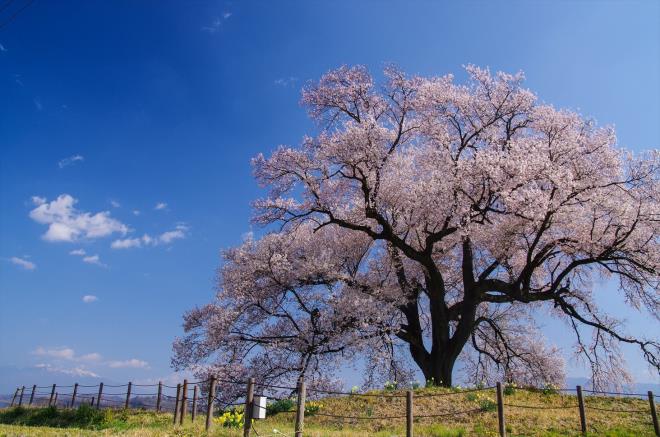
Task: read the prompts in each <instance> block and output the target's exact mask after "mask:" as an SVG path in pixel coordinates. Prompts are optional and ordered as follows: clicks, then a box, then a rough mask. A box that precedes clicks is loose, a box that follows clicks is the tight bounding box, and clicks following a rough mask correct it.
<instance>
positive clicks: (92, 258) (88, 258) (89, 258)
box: [82, 255, 107, 267]
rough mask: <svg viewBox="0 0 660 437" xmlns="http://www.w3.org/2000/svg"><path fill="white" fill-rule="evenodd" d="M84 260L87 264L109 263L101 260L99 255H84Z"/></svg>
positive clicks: (100, 264)
mask: <svg viewBox="0 0 660 437" xmlns="http://www.w3.org/2000/svg"><path fill="white" fill-rule="evenodd" d="M82 260H83V262H84V263H87V264H94V265H97V266H101V267H107V265H105V264H103V263H102V262H101V258H100V257H99V256H98V255H89V256H85V257H83V259H82Z"/></svg>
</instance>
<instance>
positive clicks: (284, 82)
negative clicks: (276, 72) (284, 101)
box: [274, 76, 298, 88]
mask: <svg viewBox="0 0 660 437" xmlns="http://www.w3.org/2000/svg"><path fill="white" fill-rule="evenodd" d="M296 82H298V78H297V77H295V76H289V77H280V78H279V79H275V81H274V83H275V85H277V86H281V87H285V88H287V87H289V86H295V84H296Z"/></svg>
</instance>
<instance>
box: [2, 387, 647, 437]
mask: <svg viewBox="0 0 660 437" xmlns="http://www.w3.org/2000/svg"><path fill="white" fill-rule="evenodd" d="M372 393H374V394H381V393H379V392H372ZM448 393H452V394H451V395H448V396H445V395H446V394H448ZM384 394H385V395H392V394H396V395H401V394H403V392H402V391H388V392H387V393H384ZM423 395H441V396H430V397H428V396H427V397H424V396H423ZM415 396H416V397H415V399H414V413H415V414H416V415H418V416H419V415H424V414H426V415H428V414H438V413H442V412H445V411H464V410H471V409H478V410H479V411H478V412H477V413H475V414H471V415H452V416H448V417H440V418H421V417H417V418H416V419H415V421H414V428H415V436H420V437H421V436H427V437H468V436H477V437H491V436H493V437H496V436H497V412H496V409H494V408H493V403H494V399H495V393H494V391H493V390H489V391H484V392H478V393H462V392H461V391H460V390H457V389H444V388H420V389H417V390H415ZM586 402H587V405H589V406H592V407H597V408H609V409H619V410H640V411H642V413H639V414H633V413H611V412H603V411H598V410H594V409H588V410H587V421H588V428H589V431H590V432H589V434H588V436H589V437H596V436H599V437H633V436H634V437H646V436H648V437H652V436H654V432H653V425H652V423H651V417H650V414H649V413H648V411H649V406H648V402H647V401H646V400H644V399H634V398H608V397H597V398H592V397H588V398H587V401H586ZM505 403H506V404H511V405H528V406H534V407H535V408H533V409H528V408H525V409H522V408H516V407H506V408H505V415H506V425H507V434H508V435H509V436H511V437H523V436H524V437H560V436H561V437H566V436H569V437H577V436H580V435H581V434H580V432H579V423H580V422H579V415H578V410H577V407H576V399H575V397H574V396H567V395H562V394H556V393H543V392H540V391H537V392H530V391H526V390H520V389H517V390H515V391H513V392H509V395H505ZM316 406H317V407H318V413H320V414H321V413H326V414H335V415H344V416H362V417H365V416H368V417H371V418H373V420H356V419H336V418H332V417H326V416H322V415H320V414H319V415H314V414H311V415H307V416H306V417H305V433H304V435H305V437H325V436H328V437H349V436H350V437H367V436H376V437H402V436H404V435H405V419H379V418H378V417H381V416H398V415H402V414H403V413H404V411H405V399H404V398H402V397H380V396H378V397H339V398H338V397H332V398H325V399H320V400H317V401H316ZM559 407H568V408H559ZM294 408H295V405H294V403H292V402H285V401H280V402H276V403H273V405H271V406H270V407H269V417H268V419H266V420H260V421H255V424H254V426H255V429H256V430H257V431H258V433H259V434H260V435H261V436H264V435H268V436H274V435H280V436H282V435H283V436H293V428H294V424H293V421H294V414H293V413H292V411H293V409H294ZM552 408H555V409H552ZM308 410H309V411H313V409H308ZM204 419H205V417H204V416H203V415H200V416H198V418H197V420H196V422H195V423H191V421H190V416H189V415H188V416H187V420H186V424H185V425H184V426H173V425H172V414H171V413H155V412H150V411H138V410H130V411H126V410H101V411H99V410H96V409H93V408H91V407H89V406H83V407H80V408H79V409H77V410H69V409H55V408H20V407H19V408H10V409H4V410H0V437H2V436H37V437H41V436H43V437H53V436H76V437H78V436H81V437H88V436H89V437H92V436H94V437H96V436H111V435H122V436H129V437H138V436H140V437H161V436H162V437H164V436H175V437H187V436H190V437H192V436H217V437H239V436H242V430H241V429H237V428H224V427H222V426H218V425H217V424H216V425H215V426H214V428H213V429H212V432H211V433H209V434H206V433H205V432H204ZM274 429H277V430H278V431H279V432H280V433H281V434H277V433H275V432H274V431H273V430H274ZM252 435H255V434H254V433H253V434H252Z"/></svg>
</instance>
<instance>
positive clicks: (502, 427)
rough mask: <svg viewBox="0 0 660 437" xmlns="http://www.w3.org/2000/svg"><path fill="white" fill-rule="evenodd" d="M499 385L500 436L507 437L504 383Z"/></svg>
mask: <svg viewBox="0 0 660 437" xmlns="http://www.w3.org/2000/svg"><path fill="white" fill-rule="evenodd" d="M496 386H497V422H498V425H499V432H500V437H506V426H505V424H504V394H503V393H502V383H501V382H498V383H497V384H496Z"/></svg>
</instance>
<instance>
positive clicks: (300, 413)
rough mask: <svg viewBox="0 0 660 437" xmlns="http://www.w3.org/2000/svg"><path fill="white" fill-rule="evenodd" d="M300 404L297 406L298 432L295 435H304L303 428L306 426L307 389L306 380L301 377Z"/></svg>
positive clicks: (299, 385)
mask: <svg viewBox="0 0 660 437" xmlns="http://www.w3.org/2000/svg"><path fill="white" fill-rule="evenodd" d="M297 391H298V405H297V408H296V434H295V437H302V435H303V428H304V426H305V397H306V396H307V389H306V387H305V380H304V379H303V378H302V377H301V378H300V379H299V380H298V390H297Z"/></svg>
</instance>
